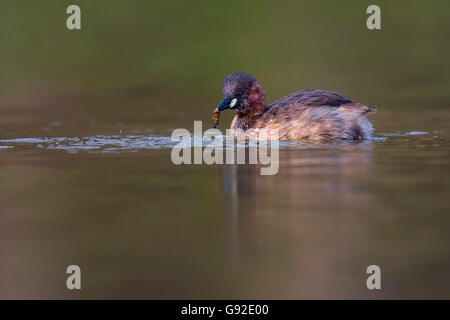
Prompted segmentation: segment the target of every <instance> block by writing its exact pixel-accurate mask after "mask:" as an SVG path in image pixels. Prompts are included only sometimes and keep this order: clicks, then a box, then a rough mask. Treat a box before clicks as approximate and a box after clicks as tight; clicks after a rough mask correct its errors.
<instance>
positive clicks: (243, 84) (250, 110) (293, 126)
mask: <svg viewBox="0 0 450 320" xmlns="http://www.w3.org/2000/svg"><path fill="white" fill-rule="evenodd" d="M225 109H233V110H234V111H235V113H236V115H235V117H234V119H233V121H232V123H231V127H230V129H232V130H233V133H232V134H233V135H234V136H235V137H238V138H242V137H244V136H245V135H246V133H247V132H248V131H249V130H250V129H254V130H258V129H267V130H270V129H277V130H278V131H279V137H278V138H279V140H296V141H298V140H367V139H371V138H372V132H373V127H372V124H371V123H370V121H369V119H368V117H367V115H368V114H369V113H371V112H374V111H375V110H376V109H375V108H370V107H367V106H365V105H362V104H360V103H357V102H354V101H352V100H350V99H348V98H346V97H344V96H342V95H340V94H338V93H334V92H329V91H324V90H315V89H309V90H304V91H297V92H294V93H292V94H290V95H287V96H285V97H283V98H281V99H279V100H277V101H275V102H274V103H272V104H271V105H269V106H267V105H266V95H265V93H264V89H263V88H262V87H261V85H260V84H259V83H258V81H257V80H256V78H255V77H254V76H252V75H251V74H248V73H245V72H237V73H232V74H230V75H228V76H227V77H226V78H225V80H224V82H223V100H222V102H221V103H220V104H219V106H218V107H217V109H216V112H218V111H223V110H225ZM217 122H218V114H217Z"/></svg>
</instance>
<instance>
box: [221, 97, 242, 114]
mask: <svg viewBox="0 0 450 320" xmlns="http://www.w3.org/2000/svg"><path fill="white" fill-rule="evenodd" d="M236 102H237V99H236V98H234V99H232V98H224V99H223V100H222V101H221V102H220V104H219V105H218V106H217V109H219V111H223V110H226V109H233V108H234V106H235V105H236Z"/></svg>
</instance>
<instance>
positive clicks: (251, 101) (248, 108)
mask: <svg viewBox="0 0 450 320" xmlns="http://www.w3.org/2000/svg"><path fill="white" fill-rule="evenodd" d="M265 109H266V94H265V92H264V89H263V88H262V86H261V85H260V84H259V83H258V82H255V83H253V84H252V86H251V87H250V88H249V89H248V90H247V98H246V99H245V103H244V104H243V108H240V109H238V110H236V116H235V119H234V120H235V121H233V122H234V124H235V127H236V128H241V129H244V130H246V129H248V128H251V127H253V125H254V124H255V122H256V121H257V120H258V119H259V117H261V115H262V114H263V113H264V111H265Z"/></svg>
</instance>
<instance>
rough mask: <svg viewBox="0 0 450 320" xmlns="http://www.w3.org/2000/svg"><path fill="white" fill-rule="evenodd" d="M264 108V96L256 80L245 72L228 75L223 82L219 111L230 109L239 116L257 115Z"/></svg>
mask: <svg viewBox="0 0 450 320" xmlns="http://www.w3.org/2000/svg"><path fill="white" fill-rule="evenodd" d="M265 107H266V94H265V93H264V89H263V88H262V87H261V85H260V84H259V83H258V81H257V80H256V78H255V77H254V76H252V75H251V74H249V73H246V72H236V73H232V74H229V75H228V76H227V77H226V78H225V80H224V81H223V100H222V101H221V102H220V104H219V106H218V107H217V108H218V109H219V111H223V110H226V109H232V110H234V111H235V112H236V113H237V114H240V115H250V116H252V115H258V114H261V113H262V112H263V111H264V108H265Z"/></svg>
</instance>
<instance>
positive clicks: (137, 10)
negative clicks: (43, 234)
mask: <svg viewBox="0 0 450 320" xmlns="http://www.w3.org/2000/svg"><path fill="white" fill-rule="evenodd" d="M72 3H75V2H73V1H40V2H36V1H8V2H6V1H5V2H3V3H2V7H1V19H0V39H1V51H0V69H1V73H0V77H1V78H0V90H1V103H0V111H1V112H2V115H3V116H2V117H1V120H0V121H1V124H2V130H3V131H2V132H1V133H2V134H3V135H6V134H8V133H9V132H5V131H4V130H5V129H4V127H5V125H8V124H24V125H25V128H29V126H30V125H34V124H37V122H39V121H48V119H43V118H47V117H50V118H51V119H57V120H61V121H64V122H65V123H66V124H69V126H68V127H73V126H81V125H83V124H85V123H86V122H87V121H89V120H92V119H94V120H96V121H98V122H99V123H101V124H105V125H114V124H116V123H117V122H121V123H123V124H124V125H125V126H126V125H127V124H129V125H130V126H131V127H139V126H143V127H148V126H149V124H150V125H152V126H161V128H164V127H166V126H167V125H168V126H170V127H172V128H173V127H187V126H189V127H190V126H191V123H192V119H205V120H206V119H207V120H208V121H209V119H210V113H211V110H212V108H213V107H214V106H215V105H216V104H217V102H218V101H219V99H220V95H221V81H222V79H223V78H224V77H225V75H227V74H228V73H231V72H234V71H246V72H250V73H253V74H254V75H255V76H256V77H257V78H258V79H259V80H260V82H261V83H262V85H263V86H264V88H265V90H266V93H267V96H268V101H269V102H270V101H274V100H275V99H277V98H279V97H281V96H284V95H286V94H288V93H291V92H293V91H296V90H299V89H306V88H320V89H326V90H331V91H337V92H341V93H343V94H344V95H347V96H349V97H351V98H354V99H355V100H357V101H361V102H363V103H365V104H368V105H375V106H378V107H383V108H385V109H389V110H391V109H394V110H396V109H402V111H401V112H402V113H403V114H404V116H405V117H408V114H410V113H411V112H420V111H423V109H426V110H427V112H428V111H429V110H430V109H436V108H440V107H441V106H443V105H445V106H446V105H448V103H449V101H450V93H449V90H448V89H449V87H450V62H449V59H448V58H447V56H448V52H449V49H450V43H449V41H448V35H449V32H450V26H449V23H448V12H449V9H450V4H449V2H448V1H431V2H430V1H427V2H425V1H395V2H394V1H375V2H373V1H360V0H358V1H344V2H336V1H284V2H283V3H275V2H273V1H213V2H212V1H195V2H186V1H170V2H167V1H83V0H80V1H76V4H78V5H79V6H80V7H81V11H82V30H80V31H69V30H68V29H67V28H66V25H65V20H66V17H67V15H66V13H65V11H66V8H67V6H68V5H69V4H72ZM369 4H379V5H380V6H381V10H382V30H368V29H367V28H366V19H367V17H368V14H366V8H367V6H368V5H369ZM225 117H227V118H226V119H227V121H225V122H228V120H229V119H230V118H231V114H228V115H226V116H225ZM40 124H42V123H40ZM25 128H24V129H25ZM25 130H26V129H25ZM66 130H68V128H67V126H66Z"/></svg>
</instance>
